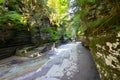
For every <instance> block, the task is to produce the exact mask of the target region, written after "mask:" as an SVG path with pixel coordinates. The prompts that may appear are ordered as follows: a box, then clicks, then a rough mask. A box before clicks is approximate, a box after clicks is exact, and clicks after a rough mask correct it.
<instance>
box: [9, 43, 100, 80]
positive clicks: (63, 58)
mask: <svg viewBox="0 0 120 80" xmlns="http://www.w3.org/2000/svg"><path fill="white" fill-rule="evenodd" d="M54 51H55V55H54V56H52V57H51V59H50V60H48V61H47V63H45V64H44V65H43V66H42V67H41V68H39V69H36V70H34V71H30V72H28V73H26V74H23V75H21V76H19V77H16V78H12V79H11V80H100V79H99V74H98V72H97V69H96V66H95V64H94V61H93V59H92V56H91V55H90V52H89V51H88V50H87V49H86V48H84V47H83V46H82V45H81V43H80V42H76V43H70V44H66V45H62V46H60V47H59V48H57V49H55V50H54Z"/></svg>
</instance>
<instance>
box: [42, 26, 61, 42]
mask: <svg viewBox="0 0 120 80" xmlns="http://www.w3.org/2000/svg"><path fill="white" fill-rule="evenodd" d="M41 32H44V33H49V34H50V37H49V38H48V40H50V41H56V40H58V39H59V36H58V33H59V32H58V31H56V30H55V28H52V27H50V26H46V27H43V28H42V29H41Z"/></svg>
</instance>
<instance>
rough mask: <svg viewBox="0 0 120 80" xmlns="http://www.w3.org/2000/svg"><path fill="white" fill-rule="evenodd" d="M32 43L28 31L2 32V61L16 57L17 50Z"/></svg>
mask: <svg viewBox="0 0 120 80" xmlns="http://www.w3.org/2000/svg"><path fill="white" fill-rule="evenodd" d="M30 43H31V36H30V32H28V31H12V30H6V31H2V30H0V59H3V58H6V57H10V56H12V55H14V54H15V52H16V48H18V47H19V46H22V45H26V44H30Z"/></svg>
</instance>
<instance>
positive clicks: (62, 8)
mask: <svg viewBox="0 0 120 80" xmlns="http://www.w3.org/2000/svg"><path fill="white" fill-rule="evenodd" d="M47 5H48V7H49V8H50V10H51V14H50V18H51V21H55V22H56V23H57V24H58V25H59V24H60V22H61V20H62V19H63V18H64V17H65V16H66V15H65V14H66V11H67V8H68V0H48V2H47Z"/></svg>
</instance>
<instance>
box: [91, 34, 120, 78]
mask: <svg viewBox="0 0 120 80" xmlns="http://www.w3.org/2000/svg"><path fill="white" fill-rule="evenodd" d="M119 46H120V36H119V33H117V34H114V35H111V36H106V37H102V38H93V40H91V42H90V49H91V53H92V55H93V58H94V60H95V62H96V65H97V68H98V71H99V73H100V77H101V80H119V79H120V47H119Z"/></svg>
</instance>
